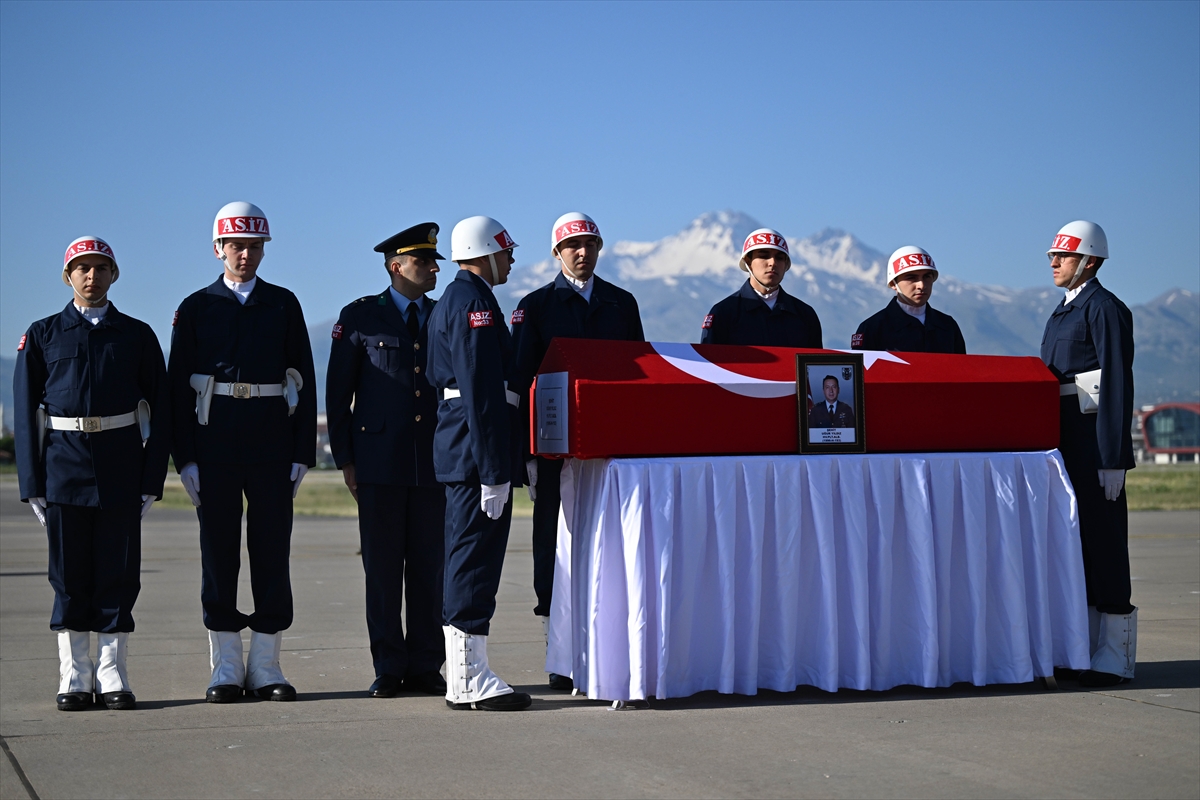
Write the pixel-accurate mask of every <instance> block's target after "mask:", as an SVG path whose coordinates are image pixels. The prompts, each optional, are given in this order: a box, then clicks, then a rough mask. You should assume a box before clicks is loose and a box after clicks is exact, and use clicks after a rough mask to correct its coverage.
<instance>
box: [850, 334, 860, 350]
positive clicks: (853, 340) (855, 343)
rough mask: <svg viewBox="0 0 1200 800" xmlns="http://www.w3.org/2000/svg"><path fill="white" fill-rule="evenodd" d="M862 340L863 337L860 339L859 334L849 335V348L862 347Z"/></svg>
mask: <svg viewBox="0 0 1200 800" xmlns="http://www.w3.org/2000/svg"><path fill="white" fill-rule="evenodd" d="M862 339H863V337H862V334H861V333H855V334H851V336H850V346H851V347H862Z"/></svg>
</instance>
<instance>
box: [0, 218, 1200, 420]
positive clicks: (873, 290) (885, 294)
mask: <svg viewBox="0 0 1200 800" xmlns="http://www.w3.org/2000/svg"><path fill="white" fill-rule="evenodd" d="M759 227H762V226H761V225H760V223H759V222H758V221H757V220H754V219H752V218H750V217H748V216H746V215H745V214H741V213H738V212H735V211H718V212H713V213H709V214H704V215H702V216H700V217H697V218H696V219H695V220H693V221H692V223H691V224H690V225H689V226H688V227H687V228H685V229H684V230H682V231H680V232H679V233H676V234H674V235H672V236H668V237H666V238H665V239H661V240H659V241H657V242H620V241H618V242H606V243H605V247H604V250H603V251H602V252H601V254H600V262H599V264H598V266H597V268H596V271H597V272H598V273H599V274H600V275H602V276H603V277H604V278H606V279H607V280H610V281H612V282H613V283H616V284H618V285H619V286H622V287H624V288H626V289H628V290H629V291H631V292H633V294H634V296H636V297H637V300H638V305H639V306H640V307H641V312H642V323H643V327H644V328H645V330H646V336H647V338H649V339H650V340H652V341H675V342H696V341H699V339H700V323H701V320H703V319H704V315H705V314H706V313H708V310H709V309H710V308H711V307H712V305H713V304H714V303H716V302H717V301H718V300H720V299H721V298H722V297H725V296H726V295H729V294H730V293H732V292H733V291H735V290H736V289H737V288H738V287H739V286H740V285H741V284H742V282H743V281H744V280H745V279H746V274H745V273H744V272H742V271H741V270H739V269H738V266H737V262H738V258H739V255H740V251H741V243H742V241H743V240H744V239H745V237H746V235H747V234H748V233H750V231H752V230H754V229H755V228H759ZM783 233H784V234H785V235H786V234H787V231H784V232H783ZM788 242H789V244H790V246H791V251H792V269H791V271H790V272H789V273H788V276H787V277H786V278H785V279H784V287H785V288H786V289H787V290H788V292H790V293H791V294H793V295H795V296H797V297H799V298H800V299H802V300H804V301H805V302H806V303H808V304H809V305H811V306H812V307H813V308H815V309H816V311H817V314H818V315H819V316H820V318H821V326H822V329H823V332H824V337H825V346H826V347H842V348H844V347H849V344H850V335H851V334H852V333H853V332H854V331H855V329H856V328H857V327H858V324H859V322H861V321H862V320H864V319H866V318H867V317H868V316H870V315H871V314H873V313H875V312H876V311H878V310H879V309H881V308H883V307H884V306H885V305H886V304H887V303H888V301H889V299H890V298H891V295H892V293H891V292H890V291H889V290H888V289H886V288H885V287H884V286H883V280H882V275H883V268H884V261H885V259H886V255H885V254H884V253H881V252H879V251H878V250H875V249H873V248H871V247H869V246H868V245H866V244H863V243H862V242H861V241H859V240H858V239H857V238H855V237H854V236H853V235H852V234H849V233H846V232H845V231H840V230H832V229H827V230H824V231H821V232H820V233H817V234H815V235H813V236H810V237H808V238H803V239H802V238H799V237H792V236H788ZM518 252H520V251H518ZM557 263H558V262H556V261H554V260H553V259H547V260H545V261H539V262H537V263H535V264H532V265H530V266H518V267H517V268H516V269H514V270H513V272H512V275H510V276H509V280H508V283H506V284H504V285H502V286H500V287H499V290H498V291H497V293H496V295H497V298H498V299H499V301H500V305H501V307H502V308H503V309H504V311H505V315H506V316H508V315H509V314H510V313H511V311H512V310H513V309H514V308H516V306H517V303H518V302H519V301H520V299H521V298H522V297H524V296H525V295H526V294H528V293H529V292H531V291H533V290H534V289H536V288H537V287H539V286H543V285H545V284H547V283H549V282H550V281H552V280H553V279H554V275H555V273H556V272H557V271H558V268H557ZM1101 275H1103V273H1101ZM444 280H446V275H445V274H443V281H444ZM351 299H353V298H347V301H349V300H351ZM301 301H303V298H301ZM1061 301H1062V292H1061V290H1058V289H1055V288H1053V287H1046V288H1036V289H1012V288H1008V287H1004V286H988V285H983V284H975V283H967V282H966V281H961V280H958V279H957V278H954V277H952V276H948V275H947V276H943V277H941V278H939V279H938V282H937V284H936V286H935V289H934V294H933V300H932V305H933V306H934V307H935V308H938V309H940V310H942V311H945V312H946V313H948V314H950V315H951V316H953V317H954V318H955V319H956V320H957V321H958V324H959V326H960V327H961V328H962V332H963V337H964V338H965V339H966V342H967V350H968V351H969V352H971V353H986V354H995V355H1034V356H1036V355H1038V352H1039V349H1040V345H1041V340H1042V331H1043V330H1044V328H1045V325H1046V319H1047V318H1048V317H1049V316H1050V312H1051V310H1053V308H1054V306H1055V305H1056V304H1058V303H1060V302H1061ZM1131 310H1132V311H1133V317H1134V339H1135V342H1136V346H1137V351H1136V357H1135V359H1134V380H1135V385H1136V387H1137V395H1136V398H1135V401H1136V403H1137V404H1138V405H1146V404H1151V403H1163V402H1168V401H1174V402H1180V401H1188V402H1197V401H1200V295H1197V294H1196V293H1195V292H1191V291H1188V290H1186V289H1172V290H1170V291H1167V292H1164V293H1163V294H1161V295H1159V296H1158V297H1156V298H1154V299H1153V300H1151V301H1150V302H1148V303H1143V304H1141V305H1137V306H1132V307H1131ZM334 321H335V320H325V321H323V322H319V323H316V324H314V325H312V326H311V327H310V328H309V333H310V336H311V338H312V343H313V355H314V357H315V359H316V363H317V383H318V391H319V392H320V395H319V397H320V403H321V405H322V406H323V405H324V397H325V390H324V379H325V365H326V364H327V362H328V359H329V341H330V340H329V332H330V330H331V328H332V326H333V323H334ZM164 344H165V343H164ZM13 364H14V360H13V359H12V358H11V357H9V356H0V389H2V393H0V400H2V401H3V403H4V405H5V414H6V421H7V422H8V423H9V424H11V421H12V417H11V412H9V411H8V409H10V408H11V407H12V368H13Z"/></svg>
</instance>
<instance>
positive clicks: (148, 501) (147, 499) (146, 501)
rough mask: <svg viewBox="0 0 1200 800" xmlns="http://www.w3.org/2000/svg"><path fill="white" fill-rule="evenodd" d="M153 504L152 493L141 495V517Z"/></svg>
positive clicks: (144, 516) (143, 516)
mask: <svg viewBox="0 0 1200 800" xmlns="http://www.w3.org/2000/svg"><path fill="white" fill-rule="evenodd" d="M152 505H154V497H153V495H148V494H144V495H142V516H141V518H142V519H145V518H146V512H147V511H149V510H150V506H152Z"/></svg>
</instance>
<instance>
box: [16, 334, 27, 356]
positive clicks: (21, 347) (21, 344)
mask: <svg viewBox="0 0 1200 800" xmlns="http://www.w3.org/2000/svg"><path fill="white" fill-rule="evenodd" d="M27 341H29V334H25V335H24V336H22V337H21V341H19V342H17V352H18V353H19V352H21V351H22V350H24V349H25V343H26V342H27Z"/></svg>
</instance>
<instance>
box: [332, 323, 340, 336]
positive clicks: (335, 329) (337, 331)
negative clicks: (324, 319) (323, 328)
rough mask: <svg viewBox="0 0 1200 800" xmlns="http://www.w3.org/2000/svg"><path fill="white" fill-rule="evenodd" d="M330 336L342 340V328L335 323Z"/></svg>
mask: <svg viewBox="0 0 1200 800" xmlns="http://www.w3.org/2000/svg"><path fill="white" fill-rule="evenodd" d="M331 336H332V337H333V338H334V339H340V338H342V326H341V325H338V324H336V323H335V324H334V326H333V333H332V334H331Z"/></svg>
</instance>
